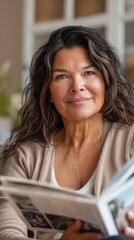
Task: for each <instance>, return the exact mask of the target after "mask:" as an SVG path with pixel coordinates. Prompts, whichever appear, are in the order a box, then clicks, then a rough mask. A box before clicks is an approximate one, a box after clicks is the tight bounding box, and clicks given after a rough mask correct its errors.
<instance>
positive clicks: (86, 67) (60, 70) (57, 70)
mask: <svg viewBox="0 0 134 240" xmlns="http://www.w3.org/2000/svg"><path fill="white" fill-rule="evenodd" d="M91 67H94V66H93V65H88V66H85V67H82V69H88V68H91ZM54 72H67V70H65V69H62V68H60V69H58V68H56V69H54V70H52V73H54Z"/></svg>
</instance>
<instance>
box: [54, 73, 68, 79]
mask: <svg viewBox="0 0 134 240" xmlns="http://www.w3.org/2000/svg"><path fill="white" fill-rule="evenodd" d="M65 78H67V76H66V75H65V74H60V75H57V76H56V79H59V80H60V79H65Z"/></svg>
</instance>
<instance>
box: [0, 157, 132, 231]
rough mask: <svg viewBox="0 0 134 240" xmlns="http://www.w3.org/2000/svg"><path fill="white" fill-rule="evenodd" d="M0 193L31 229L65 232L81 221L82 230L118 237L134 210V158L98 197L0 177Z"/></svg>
mask: <svg viewBox="0 0 134 240" xmlns="http://www.w3.org/2000/svg"><path fill="white" fill-rule="evenodd" d="M0 191H1V192H2V194H3V195H4V197H6V198H7V199H8V200H9V201H10V203H11V204H12V206H13V207H14V209H15V210H16V211H17V213H18V215H19V216H20V217H21V218H22V219H23V221H24V222H25V223H26V224H27V227H28V229H30V230H37V231H38V230H39V231H49V232H50V231H56V232H57V230H58V231H64V230H65V229H66V228H67V226H68V225H69V224H70V223H72V222H73V221H75V220H76V219H81V220H82V221H83V228H82V231H95V232H99V231H101V232H103V233H105V234H108V235H113V234H118V233H119V232H120V231H121V230H122V228H123V227H124V226H127V225H128V224H129V223H128V222H127V220H126V218H125V215H126V212H127V211H128V210H129V209H131V210H133V211H134V158H133V159H131V160H129V161H128V162H127V163H126V165H125V166H124V167H123V168H122V169H121V170H120V171H119V172H117V174H116V175H115V176H114V177H113V178H112V179H111V181H110V183H109V184H108V185H107V187H106V188H105V189H104V191H103V192H102V194H101V196H100V197H99V198H97V199H96V198H95V197H92V196H90V195H82V194H80V193H78V192H75V191H73V190H70V189H65V188H64V189H63V188H56V187H54V186H52V185H51V184H48V183H42V182H39V181H34V180H25V179H16V178H12V177H7V176H1V177H0Z"/></svg>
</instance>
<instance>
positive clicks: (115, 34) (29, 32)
mask: <svg viewBox="0 0 134 240" xmlns="http://www.w3.org/2000/svg"><path fill="white" fill-rule="evenodd" d="M23 12H24V17H23V19H24V24H23V25H24V32H23V36H24V37H23V65H24V71H23V78H25V77H26V75H27V67H29V64H30V62H31V58H32V56H33V53H34V52H35V50H36V49H37V48H38V47H39V46H40V45H41V44H43V43H44V42H45V41H46V40H47V39H48V36H49V34H50V32H51V31H53V30H54V29H56V28H59V27H61V26H64V25H84V26H89V27H94V28H97V29H99V30H100V31H101V32H102V33H103V34H104V35H105V37H106V38H107V39H108V41H109V42H110V43H111V44H112V45H113V46H114V47H116V48H117V49H118V51H119V54H120V57H121V59H122V60H123V61H125V64H126V66H127V68H128V70H129V77H130V78H132V79H134V0H24V11H23ZM132 79H131V81H132ZM133 82H134V81H133Z"/></svg>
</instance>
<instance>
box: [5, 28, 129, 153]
mask: <svg viewBox="0 0 134 240" xmlns="http://www.w3.org/2000/svg"><path fill="white" fill-rule="evenodd" d="M76 46H80V47H84V48H85V49H86V50H87V52H88V54H89V58H90V60H91V62H92V64H93V65H94V66H95V67H96V68H97V69H99V70H100V71H101V72H102V74H103V77H104V81H105V84H106V95H105V102H104V106H103V108H102V114H103V119H104V120H107V121H110V122H121V123H123V124H128V125H131V124H133V122H134V105H133V103H134V94H133V89H132V86H130V83H129V81H128V79H127V77H126V72H125V69H124V67H123V65H122V63H121V62H120V60H119V57H118V54H117V53H116V51H115V49H114V48H113V47H111V46H110V44H109V43H108V42H107V41H106V40H105V38H104V37H103V36H102V35H101V34H100V33H99V32H98V31H97V30H95V29H92V28H88V27H83V26H65V27H62V28H60V29H57V30H55V31H54V32H52V34H51V35H50V38H49V40H48V42H47V43H45V44H44V45H43V46H41V47H40V48H39V49H38V50H37V52H36V53H35V54H34V56H33V59H32V62H31V67H30V74H29V81H28V84H27V85H26V87H25V89H24V91H23V97H24V104H23V106H22V109H21V111H20V116H21V122H20V124H19V126H18V127H17V128H15V129H13V130H12V134H11V137H10V138H9V139H8V141H7V144H6V147H5V151H4V156H5V157H7V156H8V155H9V154H10V153H11V152H12V151H13V150H14V149H15V147H16V146H17V145H18V144H19V143H22V142H24V141H36V142H38V143H40V144H44V145H45V146H46V145H47V144H48V143H49V142H50V140H51V138H52V135H53V134H54V132H55V131H57V130H58V129H60V128H63V121H62V117H61V115H60V114H59V113H58V112H57V110H56V108H55V107H54V104H53V103H51V101H50V91H49V84H50V81H51V69H52V61H53V58H54V56H55V54H56V53H57V52H58V51H60V50H61V49H63V48H73V47H76Z"/></svg>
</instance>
